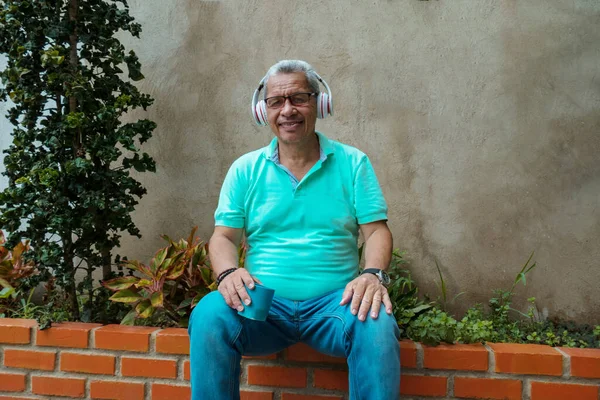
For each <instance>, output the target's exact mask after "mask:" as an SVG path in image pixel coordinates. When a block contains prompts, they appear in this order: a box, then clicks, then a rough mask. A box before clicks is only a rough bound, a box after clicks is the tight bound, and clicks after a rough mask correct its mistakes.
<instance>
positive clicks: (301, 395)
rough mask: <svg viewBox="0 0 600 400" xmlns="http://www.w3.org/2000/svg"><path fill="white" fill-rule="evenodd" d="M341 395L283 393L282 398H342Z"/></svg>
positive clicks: (325, 399)
mask: <svg viewBox="0 0 600 400" xmlns="http://www.w3.org/2000/svg"><path fill="white" fill-rule="evenodd" d="M342 399H343V397H341V396H321V395H316V394H310V395H309V394H295V393H282V394H281V400H342Z"/></svg>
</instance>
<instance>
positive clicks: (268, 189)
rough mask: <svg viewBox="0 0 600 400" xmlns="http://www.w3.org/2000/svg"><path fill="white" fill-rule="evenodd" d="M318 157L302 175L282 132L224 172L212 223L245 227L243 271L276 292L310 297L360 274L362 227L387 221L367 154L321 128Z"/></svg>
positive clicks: (330, 289) (300, 297)
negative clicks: (293, 170)
mask: <svg viewBox="0 0 600 400" xmlns="http://www.w3.org/2000/svg"><path fill="white" fill-rule="evenodd" d="M317 135H318V137H319V145H320V147H321V157H320V160H319V161H317V163H316V164H315V165H314V166H313V167H312V168H311V170H310V171H309V172H308V173H307V174H306V175H305V176H304V178H302V180H300V181H297V180H296V179H295V178H293V176H292V177H290V175H291V174H290V173H289V171H288V170H287V169H286V168H285V167H284V166H283V165H281V164H279V158H278V151H277V149H278V146H277V138H274V139H273V140H272V141H271V143H270V144H269V145H268V146H266V147H264V148H262V149H259V150H256V151H253V152H250V153H248V154H245V155H243V156H242V157H240V158H239V159H237V160H236V161H235V162H234V163H233V164H232V166H231V168H230V169H229V171H228V172H227V176H226V177H225V181H224V182H223V187H222V188H221V194H220V196H219V205H218V207H217V210H216V212H215V225H216V226H226V227H230V228H243V229H244V230H245V234H246V241H247V244H248V252H247V255H246V264H245V266H246V269H248V271H249V272H250V274H251V275H253V276H255V277H256V278H258V279H259V280H260V281H261V282H262V283H263V284H264V285H265V286H267V287H270V288H273V289H275V294H276V295H277V296H281V297H284V298H287V299H290V300H307V299H310V298H313V297H317V296H320V295H323V294H325V293H327V292H330V291H332V290H336V289H340V288H343V287H344V286H346V284H347V283H348V282H350V281H351V280H352V279H354V278H355V277H356V276H357V272H358V263H359V260H358V246H357V242H358V234H359V225H360V224H367V223H369V222H375V221H381V220H387V205H386V202H385V199H384V197H383V193H382V192H381V188H380V186H379V182H378V181H377V177H376V176H375V171H374V170H373V166H372V165H371V162H370V161H369V159H368V157H367V156H366V155H365V154H364V153H363V152H361V151H360V150H358V149H356V148H354V147H352V146H348V145H345V144H342V143H339V142H336V141H334V140H329V139H327V138H326V137H325V135H323V134H321V133H319V132H317Z"/></svg>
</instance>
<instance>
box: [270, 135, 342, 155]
mask: <svg viewBox="0 0 600 400" xmlns="http://www.w3.org/2000/svg"><path fill="white" fill-rule="evenodd" d="M316 134H317V136H318V137H319V147H320V148H321V154H322V155H324V156H325V157H327V156H329V155H331V154H333V145H332V144H331V141H330V140H329V139H327V137H326V136H325V135H323V134H322V133H321V132H316ZM278 153H279V151H278V147H277V137H274V138H273V140H271V143H269V145H268V146H266V147H265V148H264V151H263V154H264V156H265V157H266V158H267V159H269V160H273V158H274V157H276V156H277V155H278Z"/></svg>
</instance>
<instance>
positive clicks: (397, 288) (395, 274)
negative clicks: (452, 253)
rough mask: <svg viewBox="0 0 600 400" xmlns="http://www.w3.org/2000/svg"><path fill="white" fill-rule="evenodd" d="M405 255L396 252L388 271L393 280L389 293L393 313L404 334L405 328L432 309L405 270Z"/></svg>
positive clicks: (408, 272)
mask: <svg viewBox="0 0 600 400" xmlns="http://www.w3.org/2000/svg"><path fill="white" fill-rule="evenodd" d="M404 254H405V252H401V251H399V250H398V249H396V250H394V252H393V253H392V261H391V263H390V268H389V271H388V273H389V275H390V280H391V283H390V286H389V288H388V293H389V295H390V300H391V301H392V304H393V308H392V312H393V314H394V317H396V321H398V326H399V328H400V331H401V332H404V330H405V327H406V326H408V325H409V324H410V323H411V322H412V321H413V320H414V319H415V318H416V317H417V316H418V315H419V314H420V313H422V312H424V311H426V310H428V309H430V308H431V307H432V305H431V304H430V303H426V302H423V301H422V300H420V299H419V297H418V289H417V285H416V284H415V282H414V281H413V279H412V277H411V275H410V271H409V270H407V269H404V268H403V266H404V265H405V264H406V263H407V261H406V260H405V259H404Z"/></svg>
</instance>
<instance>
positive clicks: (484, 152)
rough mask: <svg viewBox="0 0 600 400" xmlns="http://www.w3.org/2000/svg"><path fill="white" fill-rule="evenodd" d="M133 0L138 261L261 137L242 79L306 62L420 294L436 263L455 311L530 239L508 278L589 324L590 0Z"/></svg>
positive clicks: (593, 213)
mask: <svg viewBox="0 0 600 400" xmlns="http://www.w3.org/2000/svg"><path fill="white" fill-rule="evenodd" d="M129 3H130V5H131V9H132V14H133V15H134V16H135V17H136V19H137V21H138V22H140V23H141V24H142V26H143V29H144V31H143V33H142V39H141V40H139V41H138V40H133V39H129V38H127V37H125V35H124V40H125V44H126V46H127V47H129V48H133V49H134V50H135V51H136V52H137V53H138V55H139V56H140V59H141V62H142V65H143V67H144V68H143V71H144V74H145V76H146V78H147V79H146V80H144V81H143V82H142V83H141V84H140V87H141V88H142V89H143V90H144V91H146V92H148V93H150V94H151V95H152V96H154V97H155V98H156V102H155V105H154V106H153V108H152V109H151V111H150V112H149V113H147V115H148V116H149V117H150V118H151V119H153V120H155V121H156V122H157V123H158V130H157V131H156V134H155V137H154V138H153V139H152V140H151V141H150V142H149V144H148V145H147V146H146V149H147V151H148V152H149V153H151V154H152V155H153V156H154V157H155V159H156V161H157V163H158V172H157V173H156V174H154V175H151V174H147V175H144V176H142V177H141V180H142V182H143V183H144V185H145V186H146V187H147V188H148V191H149V193H148V195H147V196H146V197H145V198H144V199H143V200H142V201H141V204H140V206H139V207H138V211H137V212H136V214H135V221H136V223H137V224H138V226H139V227H140V229H141V231H142V233H143V235H144V238H143V239H142V240H137V239H125V240H124V246H123V254H126V255H128V256H129V257H130V258H132V257H138V258H143V259H147V258H148V257H149V256H150V255H151V253H152V252H153V251H154V250H156V249H157V248H158V246H159V245H162V243H161V240H160V239H159V234H161V233H167V234H169V235H171V236H178V235H184V234H186V233H187V232H188V231H189V229H191V227H192V226H194V225H199V227H200V229H199V232H200V234H201V235H202V236H203V237H205V238H208V237H209V235H210V233H211V231H212V225H213V218H212V214H213V211H214V208H215V206H216V202H217V196H218V192H219V188H220V184H221V182H222V179H223V177H224V175H225V173H226V171H227V168H228V167H229V165H230V163H231V162H232V161H233V160H234V159H235V158H237V157H238V156H240V155H242V154H243V153H245V152H248V151H250V150H253V149H255V148H258V147H261V146H263V145H265V144H266V143H267V142H268V141H269V139H270V138H271V133H270V130H269V129H268V128H258V127H255V126H254V125H253V122H252V119H251V116H250V112H249V104H250V100H251V95H252V92H253V90H254V89H255V87H256V85H257V83H258V81H259V79H260V78H261V77H262V75H263V74H264V73H265V71H266V69H267V68H268V67H269V66H270V65H271V64H273V63H274V62H276V61H278V60H280V59H283V58H302V59H306V60H307V61H309V62H310V63H312V64H313V65H314V66H315V68H316V70H317V71H318V72H319V73H320V74H321V75H322V76H323V77H324V78H325V80H327V81H328V83H329V84H330V86H331V88H332V91H333V96H334V100H335V116H334V117H333V118H330V119H328V120H324V121H320V122H319V123H318V124H317V128H318V129H319V130H321V131H323V132H325V133H326V134H327V135H328V136H330V137H331V138H334V139H337V140H340V141H343V142H346V143H349V144H352V145H355V146H357V147H359V148H361V149H362V150H364V151H365V152H366V153H367V154H368V155H369V156H370V157H371V159H372V161H373V163H374V165H375V168H376V171H377V172H378V175H379V178H380V181H381V183H382V187H383V190H384V193H385V195H386V197H387V200H388V203H389V206H390V215H389V217H390V226H391V228H392V231H393V233H394V239H395V246H396V247H400V248H402V249H406V250H407V251H408V255H409V257H410V259H411V261H412V270H413V274H414V277H415V278H416V279H417V281H418V282H419V284H420V285H421V286H422V288H423V292H425V293H429V294H430V295H431V296H432V297H435V296H436V295H437V294H438V291H437V289H436V287H435V283H434V282H435V281H436V280H437V279H436V272H435V264H434V260H438V262H439V264H440V266H441V268H442V270H443V272H444V274H445V278H446V280H447V283H448V285H449V293H450V294H456V293H458V292H459V291H467V294H466V295H465V296H462V297H461V298H460V300H459V303H460V304H458V305H457V307H456V308H457V309H461V308H462V306H463V305H467V304H472V303H473V302H474V301H485V300H486V299H488V298H489V297H490V295H491V290H492V289H493V288H499V287H505V288H506V287H510V284H511V281H512V279H513V278H514V275H515V274H516V273H517V272H518V270H519V269H520V267H521V266H522V264H523V263H524V262H525V260H526V259H527V257H528V255H529V253H530V252H531V251H533V250H535V252H536V260H537V261H538V264H539V266H538V269H537V270H536V271H534V272H533V273H532V274H531V276H530V279H529V280H528V286H527V290H526V291H524V290H523V289H519V292H521V293H526V295H527V296H536V297H537V299H538V303H539V305H540V306H541V307H544V308H547V309H548V310H549V311H550V314H551V315H559V316H563V317H570V318H575V319H579V320H587V321H591V320H592V319H593V320H595V321H598V320H600V297H599V296H598V288H599V286H600V261H599V260H600V209H599V203H600V2H598V0H573V1H565V0H527V1H525V0H523V1H518V0H477V1H474V0H431V1H418V0H388V1H369V2H367V1H356V0H335V1H333V0H332V1H325V2H324V1H302V2H292V1H285V0H277V1H272V0H269V1H267V0H261V1H257V0H244V1H239V0H236V1H199V0H129ZM138 115H142V114H138ZM2 129H3V130H4V125H3V128H2ZM5 134H6V131H5V130H4V131H3V135H5Z"/></svg>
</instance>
